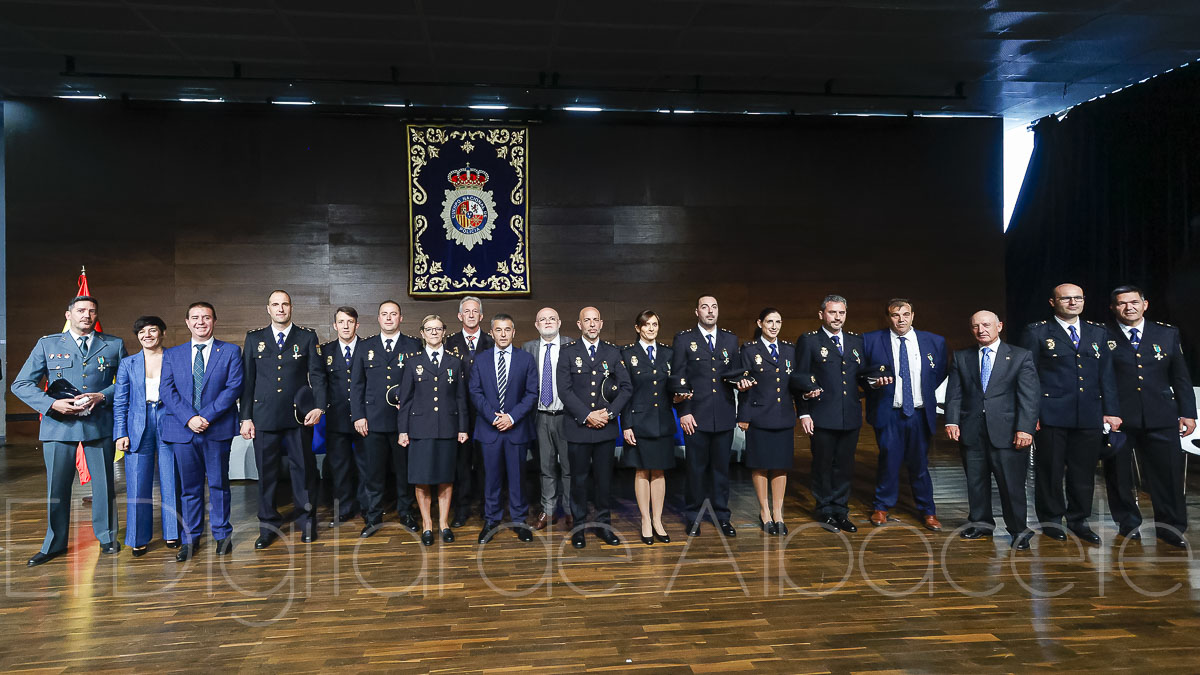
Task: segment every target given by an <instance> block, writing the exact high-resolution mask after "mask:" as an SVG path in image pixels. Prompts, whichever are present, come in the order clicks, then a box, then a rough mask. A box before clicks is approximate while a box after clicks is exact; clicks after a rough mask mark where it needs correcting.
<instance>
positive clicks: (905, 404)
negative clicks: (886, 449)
mask: <svg viewBox="0 0 1200 675" xmlns="http://www.w3.org/2000/svg"><path fill="white" fill-rule="evenodd" d="M905 342H906V340H905V338H900V379H901V380H903V381H904V384H903V385H902V387H901V389H900V411H901V412H903V413H904V416H905V417H912V414H913V413H914V412H916V410H917V407H916V405H915V404H914V403H913V389H912V369H911V368H909V366H908V347H906V346H905V344H904V343H905Z"/></svg>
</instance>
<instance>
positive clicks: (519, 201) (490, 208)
mask: <svg viewBox="0 0 1200 675" xmlns="http://www.w3.org/2000/svg"><path fill="white" fill-rule="evenodd" d="M528 150H529V130H528V129H527V128H525V127H508V126H500V127H477V126H437V125H419V124H410V125H409V126H408V183H409V185H408V187H409V228H410V242H411V243H410V270H411V281H410V282H409V289H408V291H409V294H411V295H414V296H434V297H437V296H450V295H466V294H471V295H492V296H497V295H528V294H529V292H530V290H529V231H528V222H529V217H528V216H529V172H528V166H529V164H528V162H529V156H528Z"/></svg>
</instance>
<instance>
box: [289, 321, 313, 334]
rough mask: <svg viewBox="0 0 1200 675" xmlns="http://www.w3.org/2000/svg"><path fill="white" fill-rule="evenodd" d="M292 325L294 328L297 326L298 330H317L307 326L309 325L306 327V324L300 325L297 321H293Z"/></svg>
mask: <svg viewBox="0 0 1200 675" xmlns="http://www.w3.org/2000/svg"><path fill="white" fill-rule="evenodd" d="M292 325H293V326H295V327H296V328H299V329H300V330H306V331H308V332H310V333H315V332H317V331H315V330H313V329H312V328H309V327H307V326H301V325H300V324H298V323H294V324H292Z"/></svg>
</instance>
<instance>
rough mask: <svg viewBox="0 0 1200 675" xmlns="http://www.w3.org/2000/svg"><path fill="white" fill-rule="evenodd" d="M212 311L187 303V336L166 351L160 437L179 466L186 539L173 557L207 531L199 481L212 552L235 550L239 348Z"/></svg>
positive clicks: (187, 552)
mask: <svg viewBox="0 0 1200 675" xmlns="http://www.w3.org/2000/svg"><path fill="white" fill-rule="evenodd" d="M216 325H217V311H216V310H215V309H213V306H212V305H210V304H208V303H207V302H193V303H192V304H191V306H189V307H188V309H187V327H188V330H189V331H191V333H192V339H191V340H190V341H188V342H186V343H184V344H181V345H176V346H174V347H171V348H170V349H168V350H167V351H166V353H165V354H164V355H163V365H162V385H161V387H160V389H161V391H160V396H161V397H162V400H163V405H165V406H166V408H167V416H166V417H165V418H164V420H163V430H162V435H163V440H165V441H166V442H168V443H170V444H171V449H172V450H173V451H174V453H175V462H176V464H177V466H178V467H179V477H180V487H181V492H182V495H183V497H182V503H183V545H182V546H181V547H180V548H179V553H178V554H176V556H175V560H176V561H177V562H184V561H186V560H187V559H188V558H190V557H192V556H193V555H194V554H195V552H196V547H197V546H198V545H199V540H200V535H202V534H203V533H204V485H205V483H206V482H207V484H208V497H209V501H210V503H211V505H212V511H211V515H210V516H209V522H210V523H211V526H212V536H213V540H214V541H215V542H216V550H217V555H228V554H229V553H231V552H232V551H233V539H232V538H231V536H230V535H231V534H232V533H233V528H232V527H231V526H230V525H229V447H230V439H232V438H233V437H234V436H236V435H237V434H238V412H237V401H238V396H240V395H241V393H242V350H241V349H239V348H238V346H237V345H235V344H230V343H228V342H224V341H221V340H218V339H216V338H214V337H213V329H214V328H215V327H216Z"/></svg>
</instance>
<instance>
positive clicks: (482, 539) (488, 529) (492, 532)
mask: <svg viewBox="0 0 1200 675" xmlns="http://www.w3.org/2000/svg"><path fill="white" fill-rule="evenodd" d="M494 536H496V523H493V522H491V521H484V523H483V529H482V530H480V531H479V543H480V544H486V543H488V542H489V541H491V540H492V537H494Z"/></svg>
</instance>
